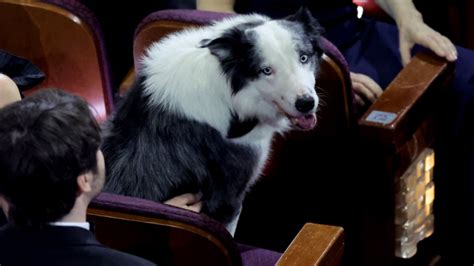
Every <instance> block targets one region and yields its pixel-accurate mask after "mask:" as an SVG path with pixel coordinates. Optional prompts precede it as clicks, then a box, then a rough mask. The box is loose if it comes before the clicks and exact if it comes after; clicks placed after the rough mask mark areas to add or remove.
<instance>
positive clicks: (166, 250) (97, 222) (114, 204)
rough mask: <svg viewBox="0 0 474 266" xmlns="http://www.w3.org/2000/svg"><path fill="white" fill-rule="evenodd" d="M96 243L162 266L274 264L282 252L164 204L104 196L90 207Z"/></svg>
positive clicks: (193, 214) (205, 218)
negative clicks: (243, 241)
mask: <svg viewBox="0 0 474 266" xmlns="http://www.w3.org/2000/svg"><path fill="white" fill-rule="evenodd" d="M88 214H89V215H88V217H89V221H90V222H91V223H92V224H93V227H94V230H95V233H96V236H97V238H98V239H99V240H100V241H101V242H102V243H104V244H105V245H108V246H110V247H113V248H116V249H119V250H122V251H126V252H129V253H133V254H135V255H138V256H141V257H144V258H147V259H150V260H152V261H154V262H156V263H158V265H160V264H161V265H193V264H196V265H197V264H199V265H263V266H264V265H275V263H276V262H277V260H278V259H279V258H280V256H281V253H279V252H275V251H271V250H266V249H261V248H256V247H252V246H248V245H238V244H236V243H235V241H234V239H233V238H232V236H231V235H230V234H229V233H228V232H227V230H226V229H225V227H224V226H223V225H222V224H220V223H218V222H217V221H215V220H213V219H211V218H209V217H207V216H206V215H204V214H199V213H195V212H192V211H188V210H184V209H180V208H176V207H173V206H169V205H166V204H162V203H159V202H153V201H149V200H144V199H138V198H132V197H126V196H121V195H115V194H110V193H101V194H100V195H99V196H98V197H97V198H96V199H94V201H93V202H92V203H91V205H90V206H89V211H88Z"/></svg>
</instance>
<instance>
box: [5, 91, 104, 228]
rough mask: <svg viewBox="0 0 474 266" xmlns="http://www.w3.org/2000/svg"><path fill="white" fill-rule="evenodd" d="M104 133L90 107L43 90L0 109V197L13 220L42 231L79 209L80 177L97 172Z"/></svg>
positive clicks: (68, 95) (74, 98) (65, 94)
mask: <svg viewBox="0 0 474 266" xmlns="http://www.w3.org/2000/svg"><path fill="white" fill-rule="evenodd" d="M99 144H100V128H99V126H98V124H97V122H96V120H95V119H94V117H93V115H92V113H91V110H90V109H89V106H88V104H87V103H86V102H85V101H84V100H82V99H81V98H80V97H78V96H74V95H71V94H69V93H66V92H64V91H60V90H43V91H40V92H38V93H36V94H34V95H32V96H30V97H27V98H25V99H24V100H22V101H19V102H16V103H14V104H10V105H8V106H6V107H4V108H3V109H0V194H1V195H2V196H4V197H5V198H6V200H7V201H8V202H9V205H10V211H9V218H10V219H11V221H12V222H13V223H15V224H16V225H20V226H30V227H42V226H44V225H46V224H47V223H49V222H54V221H57V220H58V219H60V218H62V217H63V216H64V215H66V214H68V213H69V212H70V211H71V209H72V207H73V206H74V203H75V200H76V197H77V195H78V194H77V193H78V186H77V177H78V176H79V175H80V174H82V173H84V172H86V171H97V157H96V156H97V151H98V150H99Z"/></svg>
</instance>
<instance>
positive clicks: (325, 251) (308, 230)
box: [276, 223, 344, 266]
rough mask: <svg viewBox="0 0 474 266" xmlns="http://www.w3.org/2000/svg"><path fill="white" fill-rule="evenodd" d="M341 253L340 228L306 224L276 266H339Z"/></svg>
mask: <svg viewBox="0 0 474 266" xmlns="http://www.w3.org/2000/svg"><path fill="white" fill-rule="evenodd" d="M343 251H344V230H343V229H342V227H337V226H330V225H321V224H312V223H307V224H305V225H304V226H303V228H302V229H301V230H300V232H299V233H298V234H297V235H296V237H295V239H293V241H292V242H291V244H290V246H289V247H288V248H287V249H286V251H285V252H284V253H283V255H282V256H281V257H280V259H279V260H278V261H277V263H276V265H278V266H284V265H328V266H330V265H340V264H341V260H342V253H343Z"/></svg>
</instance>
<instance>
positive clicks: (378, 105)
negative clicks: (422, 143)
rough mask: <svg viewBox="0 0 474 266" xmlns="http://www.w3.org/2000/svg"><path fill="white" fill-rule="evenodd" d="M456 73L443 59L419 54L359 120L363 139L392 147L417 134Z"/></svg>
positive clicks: (423, 53)
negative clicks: (416, 131)
mask: <svg viewBox="0 0 474 266" xmlns="http://www.w3.org/2000/svg"><path fill="white" fill-rule="evenodd" d="M453 70H454V65H453V64H451V63H448V62H447V61H446V60H444V59H442V58H439V57H437V56H435V55H433V54H429V53H425V52H420V53H418V54H417V55H416V56H415V57H414V58H413V59H412V60H411V61H410V63H408V65H407V66H406V67H405V68H403V69H402V71H400V73H399V74H398V75H397V76H396V77H395V79H394V80H393V81H392V83H390V85H389V86H388V88H387V89H386V90H385V92H384V93H383V94H382V96H381V97H380V98H379V99H378V100H377V101H376V102H375V103H374V104H372V106H370V108H369V110H367V112H365V114H364V115H363V116H362V118H361V119H360V120H359V126H360V130H361V134H362V136H363V137H370V138H376V139H378V140H381V141H382V142H383V143H392V142H393V141H394V140H395V139H396V137H397V136H402V135H407V133H408V134H409V133H413V132H414V131H415V130H416V128H417V125H419V123H420V122H421V121H422V119H424V118H426V117H427V115H428V114H429V113H430V112H432V111H433V110H434V107H435V106H434V99H435V98H436V95H437V94H438V93H439V92H440V91H441V88H443V87H446V85H447V84H448V83H449V81H451V80H452V76H453V74H454V71H453Z"/></svg>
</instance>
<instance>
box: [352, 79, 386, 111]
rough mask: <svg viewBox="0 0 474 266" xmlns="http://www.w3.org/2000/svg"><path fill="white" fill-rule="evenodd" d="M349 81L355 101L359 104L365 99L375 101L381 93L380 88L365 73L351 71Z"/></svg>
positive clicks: (364, 101)
mask: <svg viewBox="0 0 474 266" xmlns="http://www.w3.org/2000/svg"><path fill="white" fill-rule="evenodd" d="M351 81H352V88H353V89H354V92H355V94H354V97H355V101H356V104H357V105H359V106H364V105H365V104H366V100H367V101H369V102H370V103H373V102H375V100H377V99H378V98H379V97H380V95H382V93H383V90H382V88H380V86H379V85H378V84H377V83H376V82H375V81H374V80H373V79H372V78H370V77H369V76H367V75H364V74H358V73H354V72H351ZM364 99H366V100H364Z"/></svg>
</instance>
